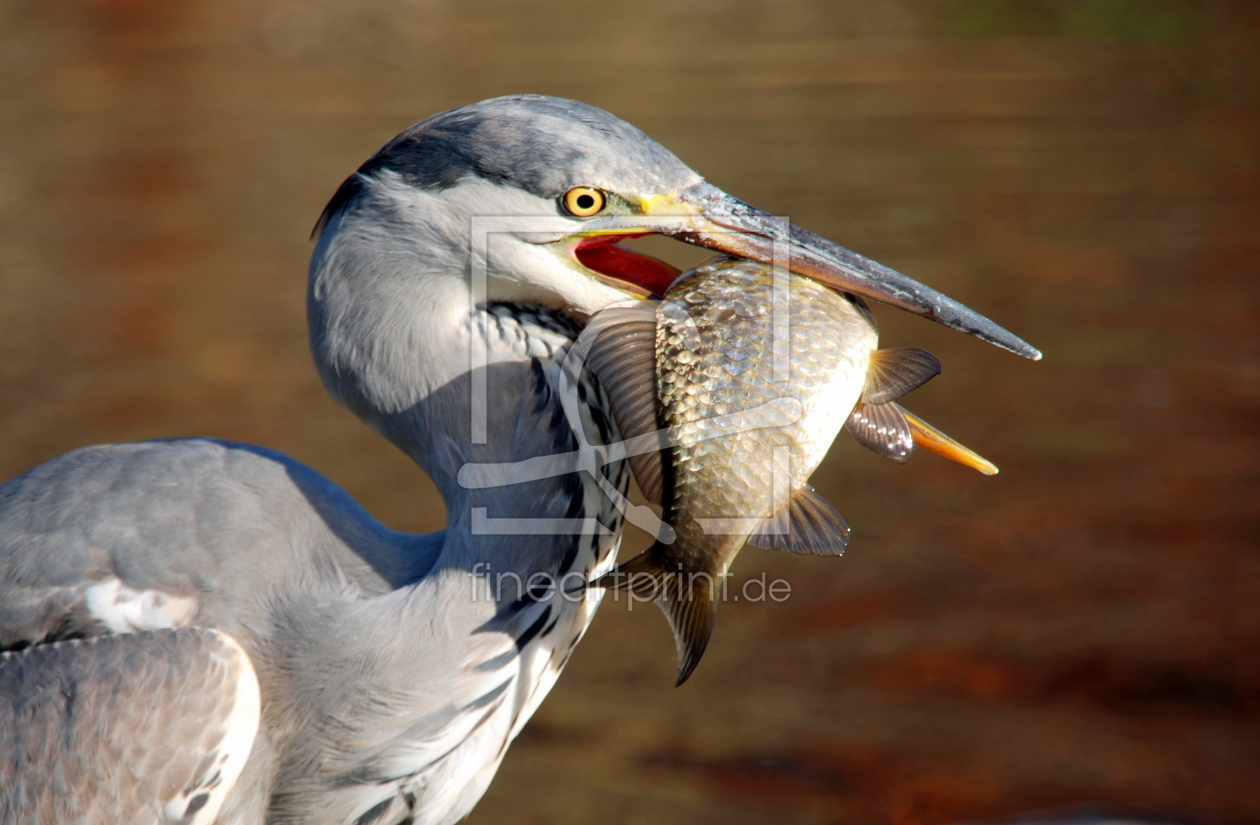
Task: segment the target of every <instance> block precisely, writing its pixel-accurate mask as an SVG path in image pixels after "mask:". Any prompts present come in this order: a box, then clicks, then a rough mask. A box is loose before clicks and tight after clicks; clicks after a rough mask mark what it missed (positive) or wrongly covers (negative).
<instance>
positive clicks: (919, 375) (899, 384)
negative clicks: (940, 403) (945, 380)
mask: <svg viewBox="0 0 1260 825" xmlns="http://www.w3.org/2000/svg"><path fill="white" fill-rule="evenodd" d="M940 374H941V362H940V361H939V360H937V358H936V356H935V355H933V354H932V353H930V352H928V351H927V350H922V349H915V348H914V347H890V348H889V349H877V350H875V351H874V352H872V353H871V366H870V369H869V370H868V371H867V373H866V388H865V389H864V390H863V391H862V400H863V401H865V402H866V403H867V404H887V403H888V402H889V401H893V400H895V399H898V398H900V397H901V396H903V395H905V394H906V393H908V392H910V391H911V390H917V389H918V388H919V387H921V386H923V385H924V384H926V383H927V382H928V381H931V380H932V379H933V378H935V377H936V376H938V375H940Z"/></svg>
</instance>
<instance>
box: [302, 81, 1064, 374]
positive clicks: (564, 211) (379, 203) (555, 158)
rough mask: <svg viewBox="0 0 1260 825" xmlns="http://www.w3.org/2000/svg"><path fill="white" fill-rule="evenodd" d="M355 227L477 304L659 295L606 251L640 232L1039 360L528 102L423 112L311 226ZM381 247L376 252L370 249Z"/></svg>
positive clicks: (663, 276)
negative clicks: (465, 284) (469, 285)
mask: <svg viewBox="0 0 1260 825" xmlns="http://www.w3.org/2000/svg"><path fill="white" fill-rule="evenodd" d="M317 232H319V233H320V235H321V238H320V244H319V246H318V247H317V249H316V260H319V259H321V257H325V256H327V255H328V247H329V244H330V242H331V240H330V239H335V238H336V237H338V236H339V234H345V233H347V232H350V233H352V234H353V233H358V236H359V237H360V238H361V239H362V240H363V241H365V242H368V243H365V244H361V245H360V246H362V247H364V248H366V247H367V246H372V247H373V248H374V249H375V250H376V252H374V253H373V254H377V255H381V254H390V255H392V256H393V257H394V258H395V259H397V258H398V257H399V256H405V257H406V258H408V259H409V260H411V261H412V262H413V263H414V269H415V270H416V271H421V272H426V273H428V274H429V275H432V276H439V275H441V274H442V273H444V274H445V277H450V278H456V277H457V278H460V279H464V278H466V277H467V276H468V274H469V273H470V272H471V274H472V277H473V280H474V290H475V289H476V288H477V287H476V282H477V281H478V277H479V275H480V276H481V278H480V283H481V284H482V287H481V288H482V289H484V293H483V294H482V295H480V296H478V297H480V298H483V299H484V300H487V301H522V302H532V303H538V304H543V305H548V306H553V307H559V308H562V309H565V310H570V311H573V312H575V313H579V314H590V313H593V312H595V311H598V310H599V309H602V308H603V307H605V306H608V305H609V304H611V303H613V302H615V301H618V300H624V299H625V298H626V296H627V295H634V296H640V297H649V296H659V295H661V294H662V293H663V292H664V291H665V290H666V289H667V288H668V287H669V285H670V283H671V282H672V281H673V280H674V278H675V277H676V276H677V275H678V271H677V270H676V269H674V268H673V267H672V266H670V265H669V264H666V263H664V262H662V261H659V260H657V259H655V258H652V257H650V256H647V255H644V254H641V253H639V252H636V251H634V250H631V249H628V248H626V247H624V246H621V245H620V243H619V242H620V241H623V240H626V239H628V238H634V237H639V236H643V235H648V234H660V235H667V236H670V237H673V238H676V239H679V240H682V241H685V242H688V243H691V244H695V245H698V246H702V247H707V248H711V249H714V250H717V251H724V252H729V253H732V254H735V255H739V256H742V257H747V258H753V259H756V260H760V261H764V262H767V263H775V264H778V265H782V266H785V267H786V268H788V269H791V270H792V271H794V272H797V273H799V274H802V275H806V276H809V277H811V278H814V279H816V280H818V281H819V282H821V283H823V284H826V285H828V286H830V287H833V288H835V289H838V290H841V291H845V292H851V293H856V294H859V295H862V296H865V297H868V298H872V299H874V300H876V301H881V302H884V303H888V304H892V305H894V306H897V307H900V308H902V309H905V310H908V311H910V312H914V313H916V314H919V315H923V316H925V317H928V318H931V319H932V320H935V321H938V322H939V323H942V324H945V325H947V326H950V327H953V328H955V329H959V330H962V331H964V332H967V333H970V334H972V335H976V336H978V337H980V338H982V339H984V340H987V341H990V342H992V343H994V344H997V345H998V346H1001V347H1003V348H1006V349H1009V350H1011V351H1013V352H1016V353H1019V354H1021V355H1025V356H1027V357H1031V358H1039V357H1040V353H1038V352H1037V350H1035V349H1033V348H1032V347H1031V346H1029V345H1028V344H1027V343H1025V342H1024V341H1022V340H1020V339H1019V338H1017V337H1016V336H1014V335H1012V334H1011V333H1009V332H1007V331H1006V330H1004V329H1002V328H1001V327H999V326H997V325H996V324H994V323H993V322H991V321H989V320H988V319H986V318H984V317H983V316H981V315H979V314H978V313H976V312H974V311H972V310H970V309H968V308H967V307H965V306H963V305H962V304H959V303H957V302H956V301H953V300H952V299H950V298H948V297H946V296H944V295H942V294H941V293H939V292H937V291H936V290H933V289H931V288H929V287H927V286H924V285H923V284H920V283H918V282H917V281H914V280H913V279H911V278H909V277H907V276H905V275H902V274H900V273H898V272H895V271H893V270H891V269H889V268H887V267H885V266H882V265H880V264H878V263H875V262H874V261H871V260H869V259H867V258H864V257H862V256H861V255H858V254H857V253H854V252H851V251H849V250H847V249H845V248H843V247H841V246H839V245H837V244H835V243H832V242H831V241H828V240H826V239H824V238H821V237H819V236H817V235H814V234H813V233H810V232H807V231H805V230H803V229H801V228H799V227H796V226H793V225H791V224H789V223H788V222H787V221H785V220H782V219H779V218H776V217H774V216H772V215H770V214H768V213H766V212H764V211H762V210H760V209H757V208H755V207H752V206H749V205H748V204H746V203H743V202H742V201H740V200H737V199H736V198H734V197H732V196H730V195H728V194H726V193H725V192H723V191H721V190H720V189H718V188H716V187H714V186H712V185H710V184H709V183H707V182H705V181H704V179H703V178H701V177H700V175H699V174H697V173H696V172H695V171H693V170H692V169H691V168H689V167H688V166H687V165H686V164H684V163H683V162H682V161H681V160H679V159H678V158H677V157H676V156H675V155H674V154H673V153H672V152H670V151H669V150H667V149H666V148H664V147H663V146H661V145H660V144H659V143H657V142H656V141H654V140H652V139H651V138H649V137H648V136H647V135H646V134H644V133H643V132H641V131H639V130H638V129H636V128H635V127H633V126H631V125H630V124H628V123H626V122H625V121H622V120H620V119H618V118H616V117H614V116H613V115H611V114H609V113H608V112H606V111H604V110H602V109H599V108H596V107H594V106H590V105H587V104H584V103H579V102H577V101H572V100H566V99H563V98H554V97H546V96H540V95H517V96H511V97H502V98H495V99H492V100H486V101H482V102H480V103H475V104H473V105H471V106H465V107H462V108H459V109H453V110H451V111H448V112H443V113H441V114H437V115H434V116H433V117H430V118H428V119H427V120H425V121H422V122H421V123H418V124H416V125H415V126H413V127H411V128H410V129H408V130H407V131H405V132H403V133H402V134H400V135H399V136H398V137H396V138H394V139H393V140H391V141H390V142H389V143H387V144H386V145H385V146H384V147H382V148H381V149H380V151H378V152H377V153H376V154H375V155H373V156H372V157H371V158H370V159H369V160H368V161H367V162H366V163H364V164H363V165H362V166H361V167H360V168H359V170H358V171H357V172H356V173H355V174H354V175H353V176H351V177H350V178H349V179H348V180H347V181H346V182H345V183H344V184H342V186H341V189H340V190H338V192H337V194H336V195H335V196H334V197H333V199H332V201H331V202H330V203H329V204H328V207H327V208H326V209H325V211H324V215H323V217H322V218H321V219H320V223H319V225H318V226H317ZM387 240H388V241H389V243H391V244H393V245H394V246H393V248H394V250H395V251H394V252H393V253H383V252H381V245H382V244H383V243H384V242H385V241H387Z"/></svg>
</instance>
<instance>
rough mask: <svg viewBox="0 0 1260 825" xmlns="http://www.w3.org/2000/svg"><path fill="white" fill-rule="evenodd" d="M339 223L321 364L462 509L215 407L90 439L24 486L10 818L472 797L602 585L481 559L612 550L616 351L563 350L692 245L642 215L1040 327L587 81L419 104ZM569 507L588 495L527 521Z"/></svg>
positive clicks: (344, 399) (623, 477)
mask: <svg viewBox="0 0 1260 825" xmlns="http://www.w3.org/2000/svg"><path fill="white" fill-rule="evenodd" d="M316 231H317V240H316V245H315V249H314V253H313V256H312V259H311V264H310V271H309V286H308V294H307V307H308V310H307V313H308V322H309V331H310V345H311V350H312V352H313V354H314V359H315V363H316V366H317V368H318V370H319V374H320V376H321V377H322V379H323V382H324V385H325V387H326V388H327V389H328V391H329V392H330V393H331V394H332V396H333V397H334V398H335V399H336V400H337V401H339V402H340V403H341V404H343V405H345V406H346V407H347V408H349V409H350V410H351V411H352V412H354V413H355V414H356V415H358V416H359V417H360V418H362V419H363V420H364V421H365V422H367V423H368V424H369V425H370V426H371V427H373V428H374V429H375V430H376V431H378V432H379V433H380V434H381V435H383V436H384V437H385V438H387V439H389V440H390V441H391V442H393V443H394V444H395V445H396V446H398V447H399V448H400V449H401V450H403V451H404V452H405V453H406V454H408V455H409V456H411V457H412V458H413V459H414V460H415V461H416V462H417V463H418V464H419V465H420V466H421V467H422V468H423V469H424V470H425V471H426V472H428V473H429V475H430V476H432V478H433V480H434V481H435V483H436V484H437V487H438V489H439V490H440V492H441V494H442V496H443V498H444V500H445V504H446V516H447V526H446V529H445V530H443V531H440V532H437V533H432V534H427V535H408V534H403V533H398V532H394V531H391V530H389V529H387V528H386V527H384V526H383V525H381V524H380V523H379V522H378V521H376V520H375V519H373V518H372V516H371V515H369V514H368V513H367V512H366V511H365V510H363V509H362V508H361V507H360V506H359V505H358V504H356V503H355V502H354V501H353V500H352V499H351V498H350V497H349V496H348V495H347V494H346V493H344V492H343V491H342V490H340V489H339V488H338V487H337V486H336V485H334V484H333V483H332V482H331V481H329V480H328V479H326V478H324V477H322V476H320V475H319V474H318V473H316V472H315V471H313V470H311V469H309V468H307V467H305V466H303V465H301V464H299V463H298V462H296V461H294V460H292V459H290V458H287V457H285V456H283V455H281V454H278V453H275V452H273V451H270V450H267V449H264V448H261V447H254V446H248V445H243V444H234V443H226V442H222V441H216V440H211V439H183V440H168V441H154V442H145V443H137V444H112V445H104V446H96V447H89V448H86V449H82V450H78V451H76V452H72V453H69V454H67V455H64V456H61V457H59V458H55V459H53V460H51V461H49V462H47V463H45V464H43V465H41V466H39V467H36V468H35V469H33V470H31V471H30V472H28V473H27V474H25V475H23V476H20V477H18V478H16V479H13V480H11V481H9V482H7V483H6V484H4V485H3V486H0V650H7V651H10V652H8V653H6V654H4V658H3V660H0V691H3V693H4V703H3V706H0V820H3V821H4V822H6V823H8V822H54V821H55V822H60V823H65V822H95V821H107V820H110V821H116V820H119V819H123V820H126V821H130V822H159V821H162V822H165V821H172V822H174V821H178V822H196V823H208V822H222V823H260V822H263V821H266V822H271V823H298V822H301V823H339V824H340V823H356V825H385V824H386V823H402V822H408V823H417V824H419V823H424V824H425V825H430V824H436V823H448V822H454V821H456V820H458V819H460V818H462V817H463V816H465V815H466V814H467V813H468V812H469V811H470V810H471V809H472V807H473V805H474V804H475V803H476V801H477V800H478V799H479V798H480V796H481V795H482V793H483V792H484V791H485V789H486V787H487V785H488V784H489V782H490V780H491V778H492V776H493V775H494V773H495V771H496V769H497V767H498V765H499V763H500V761H501V760H502V758H503V755H504V752H505V750H506V748H507V746H508V744H509V743H510V742H511V741H512V739H513V737H515V736H516V735H517V734H518V733H519V732H520V730H521V728H522V726H523V725H524V724H525V722H526V721H527V720H528V719H529V717H530V715H531V714H532V713H533V712H534V710H535V708H537V707H538V704H539V703H540V702H541V701H542V699H543V697H544V696H545V695H546V694H547V692H548V690H549V689H550V688H551V686H552V684H553V683H554V682H555V679H556V678H557V676H558V675H559V673H560V671H561V669H562V668H563V667H564V665H565V663H566V661H567V660H568V658H569V655H570V653H571V652H572V650H573V648H574V646H575V645H576V644H577V642H578V640H579V639H581V637H582V635H583V633H584V632H585V630H586V628H587V626H588V624H589V622H590V621H591V618H592V615H593V613H594V611H595V608H596V607H597V605H598V603H599V601H598V599H599V595H598V591H595V590H592V591H589V592H588V593H587V594H586V596H585V597H584V598H581V599H568V598H561V593H560V591H559V590H558V589H557V588H551V589H547V588H541V589H540V588H534V587H531V586H529V585H528V584H527V585H526V587H525V588H524V589H523V591H522V590H520V589H519V588H518V589H517V590H516V591H515V592H505V591H504V590H503V589H501V588H498V587H496V586H492V584H491V583H490V579H489V578H488V577H486V576H485V575H483V572H484V571H485V570H487V569H491V568H492V569H493V570H494V571H496V572H498V573H502V574H513V575H515V576H516V580H517V581H522V582H526V583H529V582H530V581H531V576H535V575H536V574H546V575H547V576H550V577H551V578H552V580H559V579H562V578H563V577H564V576H566V575H567V574H572V575H576V576H579V577H580V578H581V579H582V580H589V579H591V578H592V577H594V576H597V575H600V574H601V573H602V572H604V571H606V570H608V569H609V568H610V567H611V565H612V564H613V562H614V559H615V556H616V550H617V547H618V544H619V541H620V535H621V530H622V515H621V513H620V512H619V511H618V510H617V509H616V507H614V506H613V503H612V501H613V498H615V496H613V497H610V496H609V491H610V490H612V491H614V492H621V493H624V491H625V489H626V485H627V483H628V481H627V478H628V477H627V471H626V469H625V467H624V466H623V465H622V463H621V462H619V461H608V460H606V459H607V456H606V455H602V454H601V451H603V450H605V448H606V446H607V445H608V444H610V443H611V442H613V441H615V440H616V438H617V432H616V428H615V425H614V424H613V423H612V418H611V416H610V414H609V410H608V409H607V401H606V398H605V396H604V394H603V393H602V391H601V389H600V388H599V387H598V385H597V384H595V383H594V382H593V379H591V378H590V377H589V376H586V375H583V376H581V377H579V378H578V379H577V380H575V381H573V382H570V383H567V384H566V383H565V381H563V380H561V365H562V359H563V358H564V356H565V354H566V352H567V350H568V348H569V345H570V343H571V342H572V341H573V340H574V338H575V337H576V336H577V335H578V333H579V331H580V329H581V326H582V323H583V320H584V319H585V318H587V317H588V316H589V315H590V314H592V313H594V312H596V311H598V310H600V309H601V308H603V307H605V306H607V305H609V304H611V303H613V302H615V301H619V300H624V299H626V298H627V296H633V297H648V296H653V295H659V294H660V293H661V292H662V291H663V290H664V288H665V287H666V286H667V285H668V284H669V282H670V281H671V280H672V279H673V277H674V276H675V275H676V274H677V273H676V271H675V270H674V269H673V268H672V267H669V266H667V265H665V264H663V263H661V262H659V261H656V260H654V259H652V258H649V257H647V256H645V255H641V254H639V253H636V252H633V251H631V250H628V249H625V248H623V247H621V246H619V245H617V243H616V242H617V241H618V240H621V239H623V238H625V237H630V236H638V235H644V234H649V233H658V234H663V235H668V236H672V237H675V238H678V239H681V240H683V241H687V242H689V243H692V244H696V245H699V246H704V247H709V248H713V249H716V250H723V251H727V252H732V253H734V254H737V255H742V256H745V257H750V258H756V259H759V260H765V261H770V260H772V259H773V258H774V257H775V256H776V255H782V254H785V253H786V255H788V256H789V257H790V262H791V266H792V268H793V269H794V270H796V271H797V272H800V273H802V274H806V275H809V276H811V277H814V278H816V279H818V280H819V281H821V282H823V283H826V284H829V285H831V286H833V287H836V288H838V289H841V290H846V291H850V292H854V293H858V294H861V295H864V296H868V297H870V298H873V299H875V300H878V301H882V302H885V303H889V304H892V305H894V306H897V307H901V308H903V309H907V310H909V311H912V312H915V313H918V314H920V315H924V316H926V317H928V318H931V319H933V320H936V321H939V322H941V323H943V324H946V325H948V326H951V327H954V328H956V329H959V330H963V331H966V332H968V333H970V334H973V335H977V336H979V337H981V338H983V339H985V340H988V341H990V342H993V343H995V344H997V345H999V346H1002V347H1005V348H1007V349H1010V350H1012V351H1015V352H1018V353H1020V354H1023V355H1026V356H1029V357H1038V353H1036V351H1035V350H1033V349H1032V348H1031V347H1030V346H1028V345H1027V344H1026V343H1024V342H1023V341H1021V340H1020V339H1019V338H1017V337H1015V336H1013V335H1011V334H1010V333H1008V332H1006V331H1005V330H1003V329H1001V328H1000V327H998V326H996V325H995V324H993V323H992V322H990V321H988V320H986V319H984V318H983V317H981V316H980V315H978V314H976V313H974V312H972V311H971V310H969V309H967V308H966V307H964V306H962V305H960V304H958V303H956V302H954V301H952V300H950V299H949V298H946V297H945V296H943V295H941V294H939V293H937V292H935V291H934V290H931V289H929V288H928V287H926V286H923V285H922V284H919V283H917V282H915V281H913V280H911V279H910V278H908V277H906V276H904V275H901V274H899V273H897V272H894V271H892V270H890V269H887V268H885V267H883V266H881V265H879V264H876V263H874V262H872V261H869V260H867V259H865V258H863V257H861V256H859V255H857V254H855V253H852V252H850V251H848V250H846V249H844V248H842V247H839V246H837V245H835V244H833V243H831V242H830V241H826V240H824V239H822V238H820V237H818V236H815V235H813V234H811V233H809V232H806V231H804V230H802V229H800V228H798V227H795V226H790V225H787V224H785V223H782V222H779V221H777V220H775V219H773V218H772V217H771V216H769V215H768V214H766V213H764V212H761V211H760V210H757V209H754V208H753V207H751V206H748V205H747V204H744V203H742V202H741V201H738V200H736V199H735V198H733V197H731V196H729V195H727V194H725V193H724V192H722V191H720V190H719V189H717V188H716V187H714V186H712V185H710V184H708V183H707V182H705V181H704V180H703V179H702V178H701V177H700V175H698V174H697V173H696V172H694V171H692V170H691V169H690V168H689V167H688V166H686V165H685V164H684V163H683V162H682V161H680V160H679V159H678V158H677V157H675V156H674V155H673V154H672V153H670V152H669V151H668V150H666V149H665V148H664V147H662V146H661V145H659V144H658V143H656V142H655V141H653V140H652V139H650V138H649V137H648V136H647V135H645V134H644V133H642V132H641V131H639V130H638V129H636V128H634V127H633V126H630V125H629V124H627V123H625V122H623V121H621V120H619V119H617V118H616V117H614V116H613V115H611V114H609V113H607V112H605V111H603V110H601V109H597V108H595V107H592V106H589V105H585V104H582V103H578V102H575V101H570V100H564V99H558V98H552V97H544V96H534V95H524V96H512V97H504V98H497V99H493V100H487V101H483V102H481V103H477V104H473V105H470V106H465V107H463V108H459V109H454V110H451V111H448V112H444V113H441V114H438V115H434V116H433V117H430V118H429V119H427V120H425V121H422V122H420V123H419V124H417V125H415V126H412V127H411V128H409V129H407V130H406V131H404V132H403V133H402V134H400V135H399V136H398V137H396V138H394V139H393V140H391V141H390V142H389V143H387V144H386V145H385V146H384V147H382V148H381V149H380V150H379V151H378V152H377V153H376V154H374V155H373V156H372V157H371V158H370V159H369V160H368V161H366V162H365V163H364V164H363V165H362V166H361V167H359V169H358V170H357V171H356V172H355V173H354V174H353V175H351V176H350V177H349V178H348V179H347V180H346V181H345V183H344V184H342V186H341V187H340V189H339V190H338V191H337V193H336V194H335V195H334V197H333V198H332V200H331V201H330V203H329V204H328V206H327V208H326V209H325V211H324V214H323V216H322V217H321V219H320V221H319V224H318V226H317V230H316ZM469 353H473V355H472V356H470V355H469ZM478 353H479V354H478ZM477 358H480V359H481V360H480V361H478V360H476V359H477ZM566 403H570V404H576V405H577V408H578V409H579V410H580V412H581V416H580V419H581V428H582V430H583V432H581V433H576V434H575V432H574V430H573V427H572V426H571V425H570V423H569V421H568V420H567V419H566V417H565V415H564V413H563V412H562V408H563V406H564V404H566ZM579 442H580V443H581V444H585V445H586V449H588V450H589V451H593V452H594V453H595V455H593V456H591V457H589V458H590V461H591V464H590V465H589V467H588V468H587V470H585V471H583V472H569V473H563V474H558V475H550V476H547V477H545V478H540V479H537V480H535V481H533V482H531V483H528V484H513V485H508V486H503V487H485V486H482V487H477V486H464V485H462V484H460V483H459V481H458V473H459V471H460V469H461V467H463V466H465V465H467V464H477V463H480V464H485V463H504V462H514V461H522V460H526V459H530V458H534V457H538V456H547V455H552V454H557V453H565V452H567V451H572V450H574V449H575V448H576V447H577V446H578V445H579ZM584 466H586V465H584ZM601 467H602V469H599V468H601ZM592 468H594V469H592ZM512 519H516V520H517V521H511V520H512ZM539 519H544V520H546V519H550V520H551V522H549V523H552V524H558V525H561V526H562V527H564V526H567V527H564V529H550V530H532V529H530V528H528V526H526V527H520V526H518V527H512V525H513V524H517V525H529V524H534V523H536V521H537V520H539ZM504 525H506V526H504ZM111 817H112V820H111Z"/></svg>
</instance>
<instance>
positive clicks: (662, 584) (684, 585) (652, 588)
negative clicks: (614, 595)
mask: <svg viewBox="0 0 1260 825" xmlns="http://www.w3.org/2000/svg"><path fill="white" fill-rule="evenodd" d="M659 546H660V545H657V546H656V547H654V548H653V549H651V550H648V551H647V552H645V553H640V554H639V555H637V556H635V557H634V558H632V559H630V560H629V561H627V562H624V563H622V564H619V565H618V566H617V569H615V570H613V571H611V572H609V573H605V574H604V575H603V577H601V578H600V579H599V580H598V581H597V582H596V585H597V586H601V587H606V588H609V589H612V590H629V591H630V592H631V593H633V594H634V595H635V596H637V597H638V598H640V599H651V600H652V601H653V602H655V603H656V606H657V607H659V608H660V609H661V612H662V613H664V614H665V618H666V619H668V620H669V627H670V629H671V630H672V631H674V644H675V645H676V646H677V648H678V681H676V682H675V683H674V686H675V687H677V686H678V685H681V684H682V683H683V682H685V681H687V679H688V678H689V677H690V676H691V673H692V671H694V670H695V669H696V665H698V664H700V659H701V657H702V656H704V651H705V648H707V647H708V646H709V638H710V637H711V636H712V635H713V625H714V622H715V621H716V620H717V606H718V600H717V595H718V588H720V587H721V582H720V578H721V577H720V576H714V575H710V574H708V573H704V574H703V575H699V574H696V573H690V572H684V571H683V570H681V569H679V570H676V571H675V570H666V569H664V568H662V567H661V566H660V563H659V562H658V560H657V559H658V557H657V554H656V553H655V552H654V550H656V549H657V548H659Z"/></svg>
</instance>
